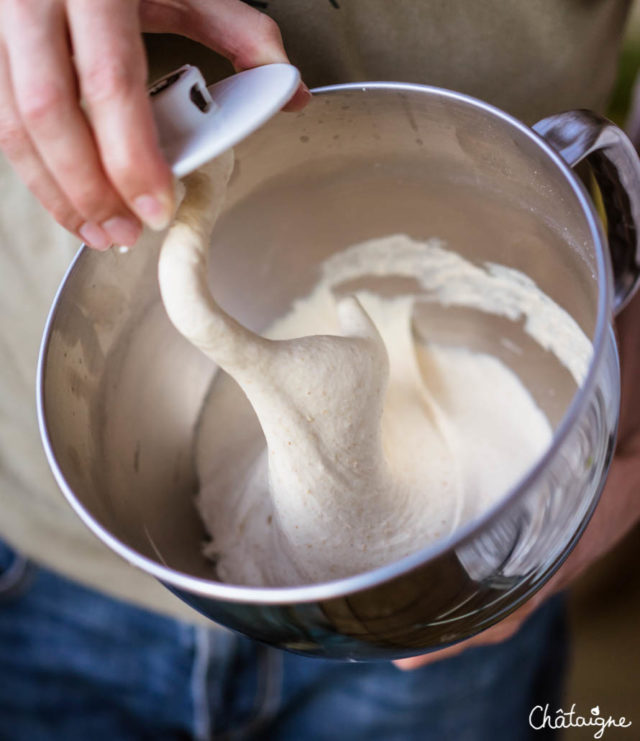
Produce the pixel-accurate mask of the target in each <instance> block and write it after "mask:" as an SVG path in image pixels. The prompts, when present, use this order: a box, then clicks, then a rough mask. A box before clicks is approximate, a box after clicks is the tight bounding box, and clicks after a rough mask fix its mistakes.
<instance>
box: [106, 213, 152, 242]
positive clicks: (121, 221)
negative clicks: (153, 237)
mask: <svg viewBox="0 0 640 741" xmlns="http://www.w3.org/2000/svg"><path fill="white" fill-rule="evenodd" d="M101 226H102V228H103V229H104V230H105V231H106V232H107V234H108V235H109V236H110V237H111V241H112V242H116V243H117V244H121V245H125V246H126V247H133V245H134V244H135V243H136V242H137V241H138V237H139V236H140V232H141V231H142V228H141V226H140V224H138V222H137V221H134V220H133V219H129V218H127V217H126V216H113V217H112V218H110V219H107V220H106V221H103V222H102V224H101Z"/></svg>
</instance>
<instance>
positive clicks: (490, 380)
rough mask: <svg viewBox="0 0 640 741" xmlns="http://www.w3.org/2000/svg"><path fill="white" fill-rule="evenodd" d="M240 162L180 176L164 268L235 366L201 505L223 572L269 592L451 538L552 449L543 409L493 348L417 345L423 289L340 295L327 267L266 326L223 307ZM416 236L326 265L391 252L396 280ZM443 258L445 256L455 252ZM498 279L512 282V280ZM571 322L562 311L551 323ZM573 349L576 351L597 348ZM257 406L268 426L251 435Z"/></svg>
mask: <svg viewBox="0 0 640 741" xmlns="http://www.w3.org/2000/svg"><path fill="white" fill-rule="evenodd" d="M232 168H233V158H232V155H231V154H226V155H224V156H223V157H221V158H219V159H218V160H216V161H215V162H214V163H212V164H210V165H208V166H207V167H206V168H203V169H202V170H200V171H199V172H197V173H195V174H193V175H190V176H189V177H188V178H186V179H185V186H186V195H185V198H184V200H183V202H182V204H181V206H180V208H179V210H178V212H177V214H176V218H175V221H174V223H173V225H172V227H171V228H170V231H169V233H168V235H167V238H166V241H165V243H164V245H163V247H162V250H161V255H160V262H159V280H160V288H161V294H162V299H163V301H164V304H165V307H166V309H167V312H168V314H169V317H170V319H171V321H172V322H173V323H174V325H175V326H176V327H177V328H178V330H179V331H180V332H181V333H182V334H183V335H184V336H185V337H186V338H187V339H189V340H190V341H191V342H192V343H193V344H194V345H196V346H197V347H198V348H200V349H201V350H202V351H203V352H204V353H205V354H206V355H207V356H209V357H210V358H211V359H212V360H213V361H215V363H216V364H217V365H218V366H219V367H220V368H221V369H223V371H225V372H226V374H228V375H226V374H224V373H223V374H220V373H219V374H218V376H217V380H216V381H215V382H214V384H213V388H212V392H211V394H210V397H209V399H208V401H207V404H206V406H205V409H204V410H203V415H202V422H201V427H200V434H199V441H198V451H197V459H198V471H199V476H200V484H201V491H200V495H199V501H198V505H199V509H200V512H201V514H202V516H203V519H204V521H205V524H206V526H207V529H208V530H209V532H210V534H211V536H212V542H211V543H210V544H209V545H208V547H207V553H208V555H210V556H212V557H214V558H215V560H216V563H217V572H218V575H219V577H220V578H221V579H223V580H225V581H228V582H232V583H239V584H252V585H267V586H278V585H292V584H303V583H311V582H318V581H325V580H330V579H335V578H339V577H344V576H348V575H351V574H355V573H359V572H362V571H365V570H368V569H371V568H375V567H377V566H381V565H383V564H386V563H389V562H391V561H393V560H395V559H397V558H401V557H403V556H405V555H408V554H410V553H412V552H414V551H415V550H417V549H418V548H420V547H422V546H424V545H426V544H428V543H429V542H432V541H433V540H437V539H438V538H442V537H445V536H447V535H449V534H450V533H451V532H452V531H453V530H454V529H455V528H456V527H458V526H459V525H460V524H461V523H462V522H464V521H467V520H469V519H470V518H472V517H473V516H476V515H477V514H479V513H480V512H482V511H484V510H485V509H486V507H488V506H490V505H491V504H492V503H493V502H495V501H496V500H497V499H499V498H500V497H501V496H503V495H504V493H505V491H506V490H507V489H508V488H509V486H512V485H513V484H514V483H515V482H517V480H518V478H519V477H520V476H521V475H523V473H524V472H526V470H527V468H528V467H529V466H530V465H531V464H532V463H533V462H534V461H535V460H536V458H537V457H538V456H539V455H541V454H542V452H543V451H544V450H545V449H546V447H547V446H548V444H549V442H550V440H551V434H552V433H551V428H550V425H549V423H548V421H547V419H546V417H545V416H544V415H543V413H542V412H541V411H540V410H539V409H538V407H537V406H536V405H535V403H534V401H533V399H532V398H531V396H530V395H529V393H528V392H527V390H526V389H525V388H524V386H523V385H522V384H521V383H520V381H519V379H518V378H517V376H515V374H514V373H513V372H512V371H511V370H509V369H508V368H507V367H506V366H505V365H503V364H502V363H501V362H500V361H498V360H497V359H496V358H494V357H491V356H488V355H483V354H480V353H472V352H470V351H468V350H465V349H462V348H451V347H448V348H447V347H438V346H435V345H434V346H432V347H427V346H425V345H420V346H419V345H417V344H416V342H415V340H414V337H413V334H412V330H411V314H412V310H413V303H414V298H415V297H414V296H411V295H404V296H398V297H396V298H392V299H385V298H382V297H381V296H377V295H374V294H372V293H369V292H362V293H360V294H359V297H358V298H356V297H354V296H345V297H343V298H340V299H338V300H335V299H334V294H333V293H332V291H331V283H332V281H331V280H330V277H327V266H326V265H325V277H324V279H323V280H321V281H320V283H319V285H318V286H317V287H316V290H315V291H314V292H313V293H312V294H311V295H310V296H309V297H307V299H304V300H301V301H299V302H297V304H296V305H295V306H294V307H293V309H292V311H291V313H290V314H289V315H288V316H287V317H284V318H283V319H281V320H280V321H279V322H276V324H275V325H274V326H272V327H271V329H270V331H269V332H268V333H267V334H269V337H262V336H259V335H257V334H255V333H253V332H251V331H249V330H248V329H247V328H245V327H243V326H242V325H241V324H239V323H238V322H237V321H235V320H234V319H233V318H232V317H230V316H229V315H227V314H226V313H225V312H224V311H223V310H222V309H221V308H220V307H219V306H218V304H217V303H216V302H215V300H214V299H213V297H212V296H211V294H210V292H209V289H208V287H207V278H206V274H207V271H206V259H207V254H206V253H207V250H208V245H209V241H210V235H211V232H212V229H213V226H214V223H215V221H216V218H217V215H218V212H219V210H220V207H221V204H222V201H223V198H224V193H225V189H226V184H227V181H228V179H229V176H230V173H231V170H232ZM394 240H395V243H394ZM385 244H386V248H385ZM415 244H416V243H414V242H413V241H412V240H410V239H409V238H408V237H398V236H392V237H389V238H386V241H385V239H381V240H374V241H373V242H372V243H369V244H365V245H364V248H362V246H360V247H358V248H355V251H354V249H352V250H351V251H349V250H348V251H347V252H346V253H343V255H342V256H340V255H337V256H335V258H333V261H334V262H333V268H332V269H333V273H334V275H338V274H339V275H340V276H342V277H343V278H344V277H347V278H348V277H349V274H350V272H349V266H351V268H353V266H354V264H355V263H357V262H358V260H359V261H360V262H361V263H362V262H363V260H364V263H363V264H361V265H360V266H359V268H358V269H357V270H356V271H355V273H357V272H358V270H360V272H362V269H363V265H364V268H365V269H369V268H371V271H372V272H374V273H375V272H376V266H378V267H379V266H380V265H381V264H382V263H384V260H385V259H387V260H388V258H386V257H385V258H384V259H381V256H384V255H389V254H391V253H392V251H391V252H390V251H389V249H388V248H389V246H392V247H395V248H396V254H397V260H398V266H400V267H398V271H399V272H400V273H402V269H403V268H402V266H401V265H400V263H401V261H402V257H403V256H404V258H405V259H406V258H407V256H408V255H410V254H413V252H415ZM434 249H435V251H436V252H437V251H438V250H439V249H440V248H439V247H437V246H436V247H435V248H434V247H433V246H432V249H431V250H430V252H429V254H431V255H433V254H435V253H434ZM412 251H413V252H412ZM418 252H419V251H418ZM423 252H424V251H423ZM441 252H442V253H443V254H444V255H445V258H446V259H444V262H445V263H447V260H448V259H449V258H448V257H447V256H449V255H452V254H454V253H449V252H447V251H445V250H441ZM421 254H422V253H421ZM347 255H350V258H349V259H347V257H345V256H347ZM363 255H364V258H363ZM376 255H377V258H376ZM425 255H426V253H424V254H422V259H421V262H424V259H425ZM354 256H355V258H354ZM414 257H415V255H414ZM418 257H419V255H418ZM354 259H355V262H354ZM336 260H337V261H338V262H336ZM340 260H342V261H343V264H342V268H341V269H338V270H336V265H338V264H340ZM440 262H441V263H442V260H441V261H440ZM449 262H450V261H449ZM414 263H415V260H414ZM443 264H444V263H443ZM447 264H449V263H447ZM466 264H467V265H468V263H466ZM392 267H393V266H390V265H387V268H392ZM406 267H407V266H406V265H405V268H406ZM415 267H416V265H415V264H413V265H411V266H409V270H411V271H413V272H412V273H410V274H413V275H415ZM329 273H331V267H330V269H329ZM352 273H353V271H352ZM355 273H353V274H355ZM430 275H431V274H430ZM518 275H520V274H518ZM485 277H486V274H485ZM498 278H500V275H499V276H498ZM502 279H503V280H506V283H507V284H508V287H509V290H512V289H513V284H514V281H513V280H507V279H505V278H504V276H502ZM445 282H446V281H445ZM463 282H464V281H463ZM517 282H518V281H515V283H517ZM467 283H468V281H467ZM534 288H535V287H533V288H532V287H531V286H528V287H527V301H528V302H529V303H527V301H524V302H520V303H521V304H522V305H523V306H525V308H524V309H522V312H524V314H526V313H527V308H526V307H527V306H530V304H531V295H534V294H535V291H536V290H537V289H535V290H534ZM513 290H515V289H513ZM518 290H519V289H518ZM532 292H533V293H532ZM538 293H540V292H539V291H538ZM540 295H542V296H543V294H540ZM461 303H463V304H464V297H463V298H462V299H461ZM534 304H535V301H534ZM554 306H555V305H554ZM556 308H558V307H556ZM567 321H568V322H569V325H570V318H567V315H565V314H564V312H562V310H561V309H559V308H558V314H557V316H555V325H554V326H555V327H556V331H558V327H560V326H561V325H562V326H565V325H567ZM569 325H567V326H569ZM565 329H566V326H565ZM575 329H576V328H575V327H573V326H569V329H568V330H567V331H569V332H574V334H575ZM318 330H319V331H318ZM577 331H578V334H579V330H577ZM301 334H307V335H311V336H299V335H301ZM550 334H551V335H553V334H554V333H553V332H551V333H550ZM576 336H577V335H576ZM578 339H580V338H578ZM574 344H575V347H574V352H572V353H569V354H570V356H571V357H572V358H573V357H574V356H575V354H576V353H577V352H578V350H580V349H582V351H584V352H586V350H585V348H584V347H583V346H582V345H581V344H580V342H578V341H577V342H576V343H574ZM587 345H588V341H587ZM576 348H577V349H576ZM231 379H233V381H232V380H231ZM234 382H235V383H234ZM238 387H239V388H238ZM239 389H241V390H242V392H243V393H242V392H240V390H239ZM247 400H248V402H249V403H250V406H249V405H248V404H247ZM256 416H257V419H258V420H259V425H260V428H261V430H262V433H263V437H256V436H255V435H252V433H251V429H252V425H253V427H254V428H255V417H256ZM265 440H266V447H265V445H264V442H265Z"/></svg>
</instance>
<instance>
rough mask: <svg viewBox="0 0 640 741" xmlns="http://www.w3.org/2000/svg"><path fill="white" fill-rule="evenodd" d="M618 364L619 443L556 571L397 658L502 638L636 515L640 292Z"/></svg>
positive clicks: (639, 505) (624, 329)
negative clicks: (493, 610) (429, 646)
mask: <svg viewBox="0 0 640 741" xmlns="http://www.w3.org/2000/svg"><path fill="white" fill-rule="evenodd" d="M617 328H618V344H619V349H620V360H621V370H622V403H621V411H620V424H619V433H618V445H617V447H616V451H615V455H614V459H613V462H612V464H611V469H610V472H609V478H608V479H607V483H606V486H605V489H604V492H603V494H602V498H601V500H600V503H599V504H598V507H597V509H596V511H595V513H594V515H593V517H592V519H591V522H590V523H589V525H588V527H587V528H586V530H585V532H584V535H583V536H582V538H581V539H580V540H579V542H578V544H577V546H576V547H575V549H574V550H573V552H572V553H571V555H570V556H569V558H568V559H567V561H566V562H565V563H564V564H563V566H562V567H561V568H560V569H558V571H557V573H556V574H555V575H554V576H553V577H552V578H551V579H550V580H549V582H547V584H546V585H545V586H544V587H543V588H542V589H541V590H540V591H539V592H537V593H536V594H535V595H534V596H533V597H532V598H531V599H530V600H528V601H527V602H526V603H525V604H524V605H523V606H522V607H520V608H519V609H518V610H516V611H515V612H513V613H512V614H511V615H509V616H508V617H506V618H505V619H504V620H502V621H501V622H499V623H497V624H496V625H494V626H492V627H491V628H489V629H487V630H485V631H484V632H482V633H479V634H478V635H477V636H474V637H473V638H470V639H469V640H467V641H463V642H461V643H458V644H455V645H453V646H449V647H448V648H444V649H442V650H440V651H434V652H433V653H430V654H426V655H424V656H414V657H412V658H409V659H401V660H399V661H395V662H394V663H395V665H396V666H397V667H398V668H399V669H404V670H408V669H417V668H418V667H421V666H426V665H427V664H432V663H434V662H436V661H441V660H442V659H447V658H450V657H451V656H456V655H458V654H460V653H462V652H463V651H466V649H468V648H472V647H474V646H484V645H489V644H492V643H500V642H502V641H505V640H507V639H508V638H510V637H511V636H512V635H514V634H515V633H516V632H517V631H518V630H519V629H520V627H521V626H522V624H523V622H524V621H525V620H526V619H527V617H529V615H530V614H531V613H532V612H534V610H536V608H538V607H539V606H540V605H541V604H542V602H544V601H545V600H546V599H547V598H548V597H550V596H551V595H552V594H554V593H555V592H556V591H558V590H561V589H565V588H566V587H568V586H569V585H570V584H571V583H572V582H573V581H574V580H575V579H576V578H577V577H578V576H579V575H580V574H581V573H582V572H583V571H584V570H585V569H586V568H587V567H588V566H589V565H590V564H592V563H594V562H595V561H597V560H598V559H599V558H600V557H601V556H603V555H604V554H605V553H606V552H607V551H609V550H610V549H611V548H612V547H613V546H614V545H615V544H616V543H617V542H618V541H619V540H620V539H621V538H622V537H623V536H624V535H625V534H626V533H627V532H628V531H629V530H630V529H631V528H632V527H633V526H634V525H635V523H636V522H638V519H639V518H640V497H639V496H638V490H639V489H640V384H638V378H640V294H638V295H636V297H635V298H634V299H633V301H632V302H631V303H630V304H629V306H628V307H627V308H626V309H625V311H624V312H623V313H622V314H621V315H620V317H619V320H618V322H617Z"/></svg>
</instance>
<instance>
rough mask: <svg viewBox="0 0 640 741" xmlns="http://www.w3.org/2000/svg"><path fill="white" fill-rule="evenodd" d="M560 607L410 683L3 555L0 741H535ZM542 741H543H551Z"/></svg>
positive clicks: (557, 641) (417, 674) (554, 662)
mask: <svg viewBox="0 0 640 741" xmlns="http://www.w3.org/2000/svg"><path fill="white" fill-rule="evenodd" d="M565 638H566V631H565V621H564V610H563V605H562V600H561V599H557V598H556V599H554V600H551V601H550V602H548V603H547V605H545V606H544V607H543V608H542V609H541V610H539V611H538V612H537V613H536V614H535V615H533V616H532V617H531V618H530V619H529V621H528V623H527V625H526V626H525V627H524V629H523V630H521V631H520V632H519V633H518V634H517V635H516V636H514V637H513V638H511V639H510V640H509V641H507V642H505V643H503V644H500V645H497V646H491V647H480V648H476V649H472V650H468V651H466V652H465V653H464V654H462V655H461V656H459V657H456V658H453V659H449V660H447V661H443V662H439V663H436V664H433V665H432V666H428V667H424V668H422V669H418V670H416V671H412V672H400V671H399V670H397V669H396V668H395V667H394V666H393V665H391V664H389V663H370V664H347V663H337V662H332V661H325V660H320V659H307V658H304V657H300V656H295V655H293V654H287V653H283V652H280V651H277V650H275V649H272V648H268V647H266V646H263V645H260V644H257V643H254V642H252V641H250V640H248V639H246V638H243V637H240V636H237V635H235V634H232V633H229V632H228V631H223V630H207V629H205V628H200V627H194V626H191V625H187V624H183V623H180V622H178V621H175V620H171V619H169V618H165V617H162V616H160V615H156V614H153V613H151V612H147V611H145V610H142V609H139V608H136V607H132V606H131V605H128V604H125V603H122V602H118V601H116V600H112V599H110V598H108V597H106V596H104V595H102V594H100V593H98V592H94V591H92V590H90V589H86V588H84V587H82V586H79V585H77V584H75V583H73V582H70V581H68V580H66V579H63V578H61V577H59V576H57V575H55V574H53V573H51V572H49V571H47V570H45V569H41V568H36V567H34V566H33V565H31V564H29V563H28V562H26V561H24V560H23V559H21V558H20V557H19V556H17V555H16V554H14V553H13V552H12V551H10V550H9V549H8V548H7V547H6V546H4V545H2V544H1V543H0V739H1V740H2V741H5V740H6V741H50V740H53V741H76V740H77V741H80V740H82V741H85V740H87V739H88V740H89V741H103V740H105V741H106V739H109V741H129V740H130V739H131V740H132V741H133V740H135V741H137V740H138V739H154V741H155V740H158V741H163V740H164V739H167V741H168V740H169V739H171V740H174V739H176V740H177V739H209V738H215V739H227V740H232V739H233V740H235V739H259V740H262V739H264V740H265V741H298V740H304V741H307V740H310V741H315V740H318V741H320V740H324V739H327V740H329V739H331V740H332V741H333V740H334V739H340V740H341V741H342V740H346V741H348V740H350V739H354V740H355V739H357V740H358V741H360V740H367V739H373V740H375V741H386V740H387V739H389V740H395V739H397V740H398V741H411V739H420V740H421V741H431V739H433V740H434V741H435V740H436V739H437V741H447V740H448V739H452V740H453V741H466V740H468V741H485V739H486V740H487V741H489V739H491V741H494V739H509V740H510V741H511V740H513V741H519V740H520V739H523V740H524V739H528V738H532V739H537V740H539V739H543V738H545V735H544V733H543V732H541V731H538V732H534V731H531V730H530V729H529V727H528V722H527V719H528V715H529V711H530V710H531V708H532V707H533V705H536V704H540V705H544V704H545V703H546V702H550V703H551V704H552V706H557V705H558V704H559V702H560V699H559V696H558V695H559V692H560V689H561V682H562V675H563V669H564V664H565V656H566V641H565ZM548 737H549V736H546V738H548Z"/></svg>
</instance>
